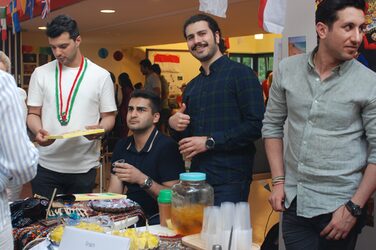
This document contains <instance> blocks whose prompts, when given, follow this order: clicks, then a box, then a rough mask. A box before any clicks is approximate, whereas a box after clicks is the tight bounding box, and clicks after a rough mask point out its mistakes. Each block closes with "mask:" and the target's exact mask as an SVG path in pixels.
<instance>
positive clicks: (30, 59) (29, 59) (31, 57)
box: [22, 54, 37, 63]
mask: <svg viewBox="0 0 376 250" xmlns="http://www.w3.org/2000/svg"><path fill="white" fill-rule="evenodd" d="M22 59H23V62H24V63H36V62H37V55H36V54H23V58H22Z"/></svg>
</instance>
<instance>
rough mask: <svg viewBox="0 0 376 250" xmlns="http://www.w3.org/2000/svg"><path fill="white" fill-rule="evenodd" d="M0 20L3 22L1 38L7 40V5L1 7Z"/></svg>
mask: <svg viewBox="0 0 376 250" xmlns="http://www.w3.org/2000/svg"><path fill="white" fill-rule="evenodd" d="M0 22H1V40H3V41H5V40H7V38H8V35H7V9H6V7H0Z"/></svg>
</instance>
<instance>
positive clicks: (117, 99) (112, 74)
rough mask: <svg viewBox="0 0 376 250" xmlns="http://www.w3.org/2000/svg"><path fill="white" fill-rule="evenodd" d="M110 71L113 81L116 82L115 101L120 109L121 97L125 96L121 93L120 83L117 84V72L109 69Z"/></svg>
mask: <svg viewBox="0 0 376 250" xmlns="http://www.w3.org/2000/svg"><path fill="white" fill-rule="evenodd" d="M108 72H109V73H110V76H111V80H112V82H113V83H114V93H115V95H114V96H115V103H116V107H118V109H119V106H120V103H121V99H122V98H123V97H122V95H121V91H119V85H118V84H116V77H115V74H114V73H112V72H111V71H108Z"/></svg>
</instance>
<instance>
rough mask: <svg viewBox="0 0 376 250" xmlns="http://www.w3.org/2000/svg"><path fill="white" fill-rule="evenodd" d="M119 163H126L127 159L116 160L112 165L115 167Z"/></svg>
mask: <svg viewBox="0 0 376 250" xmlns="http://www.w3.org/2000/svg"><path fill="white" fill-rule="evenodd" d="M117 163H125V160H124V159H119V160H117V161H114V162H113V163H112V166H113V167H116V166H115V164H117Z"/></svg>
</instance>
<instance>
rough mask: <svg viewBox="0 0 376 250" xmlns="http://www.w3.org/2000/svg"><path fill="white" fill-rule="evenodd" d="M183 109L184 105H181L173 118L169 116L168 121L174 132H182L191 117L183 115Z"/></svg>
mask: <svg viewBox="0 0 376 250" xmlns="http://www.w3.org/2000/svg"><path fill="white" fill-rule="evenodd" d="M185 109H186V106H185V103H183V104H182V105H181V108H180V109H179V111H178V112H176V113H175V114H174V115H173V116H171V117H170V119H169V120H168V123H169V125H170V127H171V128H173V129H174V130H176V131H180V132H181V131H184V130H185V129H186V128H187V127H188V125H189V123H190V122H191V121H190V119H191V117H190V116H189V115H186V114H184V111H185Z"/></svg>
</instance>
